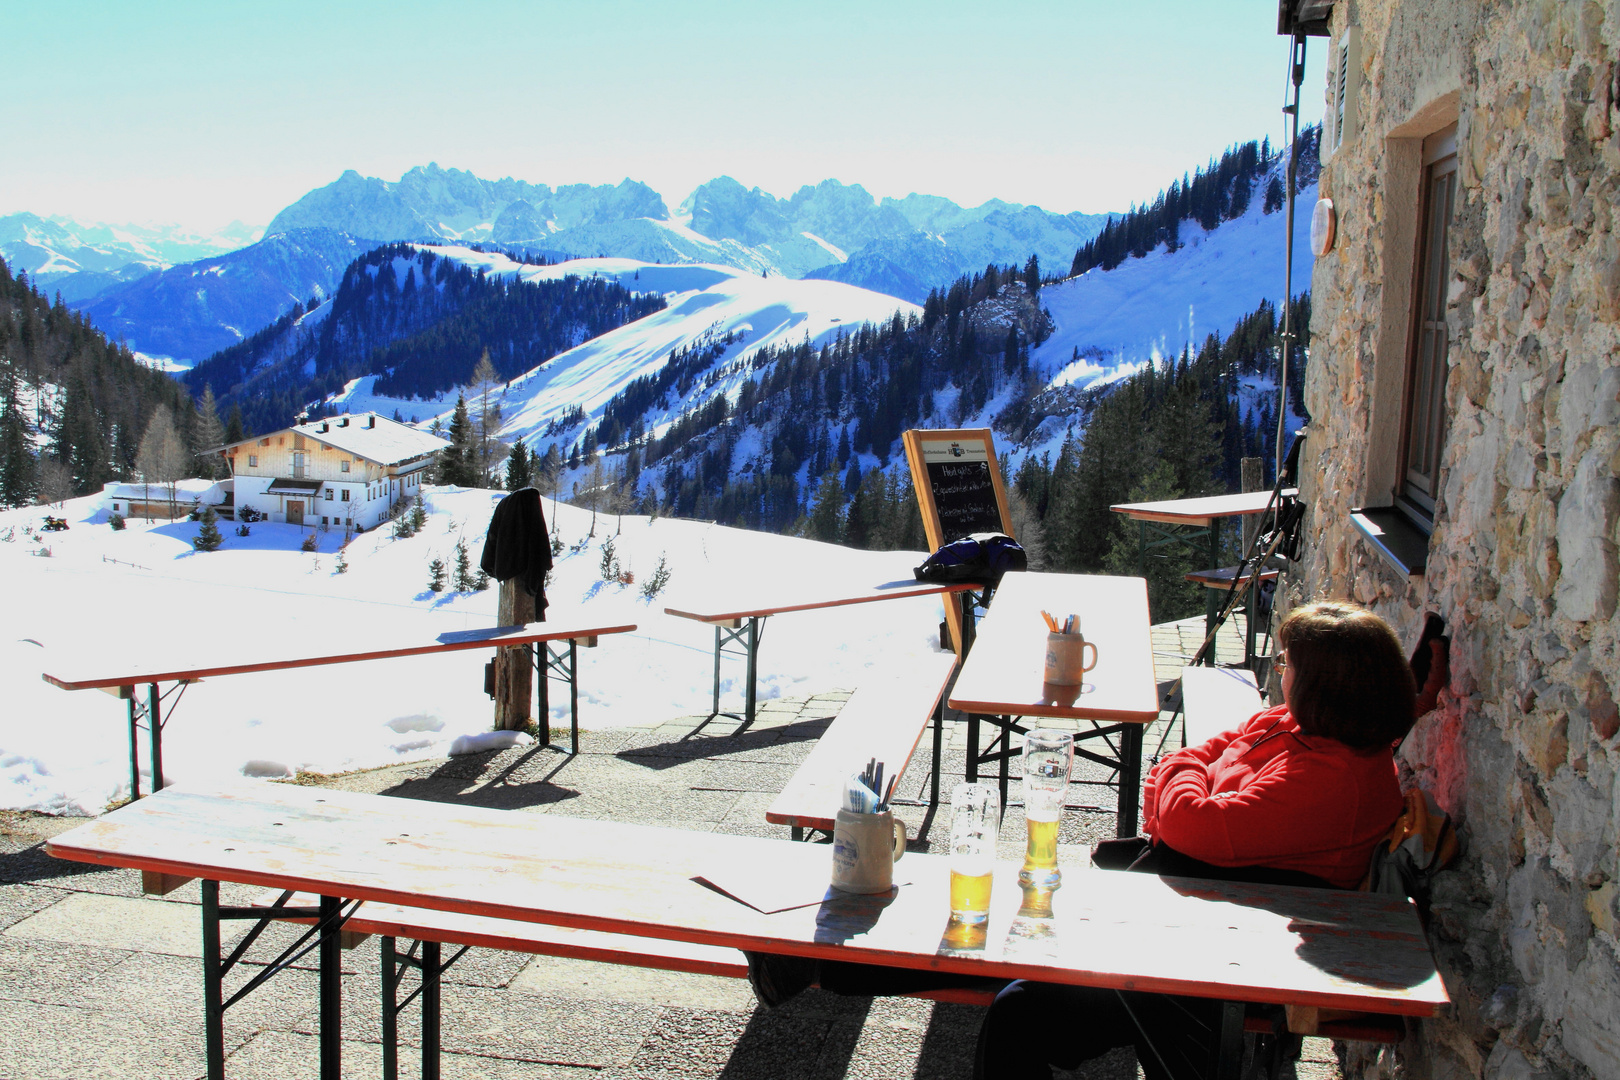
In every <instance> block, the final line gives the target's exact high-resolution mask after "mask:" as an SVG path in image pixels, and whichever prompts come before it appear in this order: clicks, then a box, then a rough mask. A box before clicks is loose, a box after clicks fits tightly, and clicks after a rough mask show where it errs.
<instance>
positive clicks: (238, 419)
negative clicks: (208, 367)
mask: <svg viewBox="0 0 1620 1080" xmlns="http://www.w3.org/2000/svg"><path fill="white" fill-rule="evenodd" d="M394 419H395V420H398V419H399V415H398V410H395V415H394ZM245 438H247V431H246V429H245V428H243V427H242V406H241V405H238V404H235V403H234V402H233V403H232V404H231V412H230V416H228V417H227V418H226V420H225V441H226V442H228V443H234V442H241V441H242V440H243V439H245Z"/></svg>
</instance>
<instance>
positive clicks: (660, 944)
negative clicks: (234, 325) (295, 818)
mask: <svg viewBox="0 0 1620 1080" xmlns="http://www.w3.org/2000/svg"><path fill="white" fill-rule="evenodd" d="M319 902H320V897H319V896H316V895H314V894H311V893H294V894H292V895H291V896H289V895H288V894H287V893H285V892H282V891H279V890H275V889H271V890H268V891H266V892H263V893H260V894H259V895H258V896H257V897H255V898H254V900H253V906H254V907H256V908H260V909H263V910H264V911H266V912H269V911H270V910H271V909H273V908H274V907H276V906H278V905H280V906H284V907H294V908H306V909H308V908H314V907H315V906H316V905H317V904H318V903H319ZM285 921H287V922H297V923H304V924H310V923H313V922H314V921H315V920H314V919H313V918H308V917H303V918H291V919H287V920H285ZM373 935H375V936H378V937H380V938H382V949H381V958H382V972H381V975H382V1043H383V1068H382V1072H383V1080H397V1078H398V1076H399V1016H400V1014H401V1013H402V1012H404V1011H405V1009H406V1007H408V1006H409V1005H410V1003H411V1001H412V1000H414V998H415V997H417V996H418V995H417V994H414V993H413V994H410V995H407V996H406V997H405V999H404V1000H403V1001H402V1000H400V992H399V991H400V984H401V982H402V980H403V977H404V974H405V970H406V969H407V968H412V967H414V968H416V969H417V970H418V971H420V972H421V973H422V989H421V991H420V996H421V998H422V1008H423V1010H424V1012H427V1011H429V1010H431V1011H432V1012H433V1013H435V1014H436V1013H437V1012H438V1010H439V1005H440V995H441V993H442V989H443V976H444V973H445V971H447V970H448V969H449V968H450V967H451V965H453V964H454V963H455V962H456V961H457V960H459V959H461V956H462V954H463V953H465V952H466V951H467V949H469V948H472V947H474V946H476V947H478V948H484V949H498V950H501V951H503V952H519V953H529V954H532V955H535V956H561V957H567V958H570V959H575V960H590V961H594V962H596V963H602V964H620V965H623V966H626V967H641V968H649V969H652V970H657V971H683V972H688V973H690V974H694V975H714V976H718V977H720V978H730V979H746V978H747V977H748V959H747V957H746V956H744V955H743V953H742V951H741V950H739V949H728V948H724V947H721V946H718V945H702V944H698V943H696V942H686V941H673V940H668V939H665V938H651V937H640V936H637V935H635V934H613V933H608V932H605V931H601V930H581V929H575V928H573V927H567V926H550V925H546V924H544V923H531V922H520V921H518V920H516V919H498V918H492V917H490V916H487V915H466V914H460V913H457V912H450V911H436V910H433V909H431V908H415V907H403V906H401V905H399V904H385V903H379V902H377V901H371V900H368V901H365V902H364V903H362V904H360V905H359V906H358V907H357V908H356V909H355V912H354V914H353V915H351V916H350V917H349V918H348V920H347V921H345V922H344V924H343V948H345V949H353V948H356V947H357V946H359V945H360V944H361V943H362V942H364V941H365V940H366V939H367V938H368V937H371V936H373ZM398 938H409V939H410V940H412V941H415V942H419V943H422V944H423V945H424V946H425V947H424V948H423V949H422V950H421V952H420V954H418V952H417V950H416V949H415V948H414V947H413V948H411V949H410V950H407V951H405V952H401V951H400V950H399V949H398V947H397V945H396V940H397V939H398ZM446 945H449V946H452V947H454V946H458V945H459V946H461V948H460V949H458V950H457V951H456V952H455V953H453V954H452V955H451V956H450V957H449V959H444V958H443V954H442V952H441V949H442V947H443V946H446ZM907 996H908V997H915V998H922V999H926V1000H929V1001H940V1002H949V1003H952V1004H959V1005H979V1006H988V1005H989V1004H990V1003H991V1002H992V1001H993V1000H995V996H996V991H995V990H994V989H990V988H985V989H972V988H959V989H951V990H925V991H920V992H918V993H915V994H909V995H907ZM1265 1030H1267V1031H1269V1030H1271V1028H1270V1027H1267V1028H1265ZM438 1034H439V1031H438V1024H437V1023H436V1022H435V1023H424V1024H423V1046H422V1052H423V1061H424V1068H423V1075H424V1076H427V1075H437V1070H436V1064H437V1062H436V1060H433V1064H432V1065H430V1064H429V1061H430V1060H432V1059H436V1058H437V1056H438V1053H439V1046H438V1038H437V1037H438Z"/></svg>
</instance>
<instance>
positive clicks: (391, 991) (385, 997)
mask: <svg viewBox="0 0 1620 1080" xmlns="http://www.w3.org/2000/svg"><path fill="white" fill-rule="evenodd" d="M525 647H527V646H525ZM394 945H395V941H394V939H393V938H392V937H388V936H386V935H385V936H384V937H383V939H382V1074H383V1080H399V980H400V976H401V975H403V974H404V973H405V968H404V965H402V964H400V963H399V961H398V959H397V958H396V950H395V948H394Z"/></svg>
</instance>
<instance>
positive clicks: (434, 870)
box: [48, 783, 1447, 1080]
mask: <svg viewBox="0 0 1620 1080" xmlns="http://www.w3.org/2000/svg"><path fill="white" fill-rule="evenodd" d="M48 850H49V851H50V853H51V854H52V855H55V856H57V857H59V858H64V859H72V860H75V861H79V862H87V863H95V864H98V865H104V866H120V867H133V868H136V869H141V870H143V871H151V872H155V873H159V874H166V875H174V876H194V877H200V878H202V879H203V889H202V935H203V943H204V948H203V973H204V980H203V982H204V1014H205V1029H206V1042H207V1059H208V1076H209V1077H210V1078H211V1080H220V1078H222V1077H223V1076H224V1064H225V1063H224V1027H223V1017H224V1011H225V1009H226V1008H227V1007H228V1006H229V1004H231V1003H232V1002H234V1001H235V1000H236V999H237V998H240V997H241V996H243V995H245V994H246V993H248V992H250V991H251V989H252V988H253V987H255V986H256V985H258V984H259V982H261V981H262V980H263V979H264V978H268V977H269V976H270V975H272V974H274V972H275V971H277V970H279V969H280V968H282V967H285V966H286V965H287V964H288V963H291V962H292V961H293V960H296V959H297V956H296V955H293V954H294V952H295V951H296V950H297V949H298V948H300V946H299V945H294V946H292V947H291V948H289V950H288V952H287V953H285V954H283V957H282V958H281V959H280V960H278V961H276V962H274V963H272V964H271V965H270V966H269V967H267V968H265V969H264V972H263V973H262V974H261V975H260V976H258V977H255V979H254V980H251V981H250V982H249V983H248V984H247V987H246V988H245V989H242V990H239V991H237V993H236V994H234V995H233V996H232V998H231V999H230V1000H229V1001H227V1000H226V999H225V997H224V990H223V986H224V976H225V974H226V971H227V969H228V968H230V967H231V966H232V965H233V964H234V963H235V962H236V961H237V960H238V959H239V957H240V955H241V954H242V952H243V951H244V950H245V948H246V946H245V945H244V946H239V947H238V948H237V949H236V950H235V951H234V952H233V953H232V955H230V956H229V957H226V958H224V959H222V957H221V954H220V948H221V934H220V923H221V921H222V920H232V919H241V920H252V921H255V922H258V924H259V927H260V929H262V928H263V926H264V925H265V924H266V923H267V921H268V920H270V919H273V918H276V917H278V916H279V917H292V918H301V919H305V920H308V919H316V920H318V922H317V925H316V926H315V927H313V928H311V930H310V931H309V935H310V937H311V938H312V939H313V942H312V943H311V944H310V945H309V946H308V948H317V947H318V949H319V955H320V963H319V971H320V991H319V993H320V1007H319V1010H318V1015H319V1023H320V1052H321V1075H322V1077H323V1080H337V1078H338V1077H339V1075H340V1072H341V1063H340V1060H339V1058H340V1054H341V1043H340V1017H341V1010H340V1005H341V986H340V965H339V944H340V939H341V930H342V926H343V922H344V920H345V918H346V917H347V916H348V915H349V914H350V913H352V911H353V909H354V908H355V907H357V906H358V904H359V902H363V901H379V902H382V903H385V904H401V905H406V906H409V907H414V908H426V909H433V910H438V911H448V912H460V913H465V914H472V915H483V916H493V917H495V918H501V919H513V920H519V921H524V922H532V923H546V924H551V925H556V926H564V927H578V928H582V929H586V930H601V931H607V932H610V933H618V934H631V935H637V936H639V937H642V938H655V939H664V940H669V941H681V942H691V943H697V944H702V945H716V946H722V947H729V948H737V949H745V950H752V951H757V952H768V953H777V954H789V955H798V956H809V957H818V958H823V959H835V960H846V961H855V962H859V963H866V964H879V965H886V966H891V967H900V968H916V969H923V970H935V971H941V972H956V973H962V974H969V975H982V976H988V977H993V978H1002V979H1014V978H1027V979H1037V980H1041V981H1044V982H1053V983H1067V984H1075V985H1086V986H1099V987H1110V988H1115V989H1121V990H1141V991H1153V992H1161V993H1167V994H1185V995H1192V996H1197V997H1204V998H1214V999H1219V1000H1222V1001H1225V1002H1227V1003H1228V1004H1227V1007H1226V1008H1225V1009H1223V1010H1222V1024H1221V1040H1220V1045H1219V1052H1218V1055H1217V1061H1216V1062H1215V1063H1214V1064H1215V1065H1216V1066H1217V1067H1216V1069H1215V1070H1214V1071H1213V1072H1212V1073H1211V1075H1217V1076H1219V1077H1222V1078H1226V1077H1236V1075H1237V1068H1238V1066H1239V1064H1240V1062H1241V1057H1242V1026H1243V1025H1242V1020H1243V1006H1242V1003H1243V1002H1255V1003H1261V1004H1280V1005H1288V1006H1296V1007H1305V1008H1319V1009H1320V1008H1325V1009H1352V1010H1358V1011H1369V1012H1376V1013H1386V1014H1397V1015H1408V1016H1428V1015H1432V1014H1433V1013H1434V1012H1435V1011H1436V1010H1437V1009H1438V1008H1439V1007H1440V1006H1442V1005H1444V1004H1445V1003H1446V1002H1447V997H1446V992H1445V987H1444V986H1443V985H1442V983H1441V980H1440V977H1439V975H1438V974H1437V972H1436V970H1435V965H1434V960H1433V957H1432V956H1431V955H1430V953H1429V949H1428V945H1427V942H1426V940H1425V938H1424V935H1423V931H1422V929H1421V927H1420V926H1419V923H1418V919H1417V915H1416V912H1415V909H1414V908H1413V907H1412V906H1411V904H1410V903H1408V902H1407V901H1405V900H1403V899H1394V898H1390V897H1387V896H1383V895H1375V894H1368V893H1355V892H1340V891H1335V890H1318V889H1290V888H1275V887H1265V886H1255V885H1241V884H1231V883H1222V882H1212V881H1201V880H1194V879H1176V878H1164V879H1161V878H1157V877H1153V876H1150V875H1146V874H1128V873H1110V872H1105V871H1066V873H1065V880H1064V884H1063V887H1062V888H1061V889H1060V890H1058V891H1057V893H1056V894H1055V895H1052V894H1048V895H1049V897H1050V905H1051V915H1050V917H1047V918H1040V919H1034V920H1032V919H1031V918H1030V917H1028V916H1021V915H1020V914H1019V909H1020V906H1021V905H1022V904H1023V903H1024V902H1025V898H1024V897H1022V896H1021V895H1020V894H1019V891H1018V889H1017V887H1016V884H1015V881H1016V874H1017V866H1016V864H1013V863H1010V862H1009V863H1000V864H998V865H997V867H996V870H995V879H994V886H993V891H992V897H991V910H990V917H989V920H988V922H987V924H986V927H985V932H984V933H983V934H982V935H974V936H969V935H966V934H962V933H960V932H959V929H960V928H952V927H951V926H950V925H949V924H948V918H949V900H948V896H949V884H948V869H947V865H946V861H945V859H944V858H943V857H940V856H929V855H922V854H913V855H910V856H908V857H907V858H906V859H904V860H902V861H901V862H900V863H899V864H898V865H897V875H896V880H897V881H898V882H901V883H903V884H901V885H900V887H898V888H897V889H894V890H891V892H889V893H885V894H880V895H878V896H853V895H844V894H840V893H837V892H835V891H832V890H830V889H828V888H827V878H828V874H829V871H830V862H829V853H828V849H827V848H826V847H823V846H820V845H808V844H795V843H793V842H791V841H787V840H769V839H761V838H756V837H744V836H728V835H721V834H715V833H695V832H685V831H681V830H675V829H663V828H655V827H650V826H644V825H629V824H621V823H617V822H607V821H590V820H581V819H575V818H567V817H561V816H556V815H544V816H539V815H533V814H527V813H522V812H517V811H507V810H489V809H483V808H479V807H469V806H460V805H455V804H446V803H432V802H420V801H417V800H413V799H404V798H393V797H387V796H380V795H366V794H358V793H354V792H343V791H330V790H323V789H316V788H307V787H300V786H296V785H289V784H270V783H259V784H254V785H241V786H238V787H230V788H216V789H207V790H205V789H198V790H188V789H186V788H184V787H177V788H169V789H167V790H164V791H161V792H159V793H157V794H156V795H153V796H151V797H150V798H147V799H142V800H141V801H139V802H135V803H131V804H128V805H126V806H124V807H122V808H120V809H118V810H115V811H113V812H112V813H110V814H108V815H106V816H105V817H103V818H101V819H99V820H97V821H94V822H91V823H90V824H87V825H84V826H81V827H80V828H78V829H75V830H73V831H72V832H69V833H65V834H63V835H61V836H58V837H56V838H55V839H53V840H52V841H50V843H49V847H48ZM221 881H228V882H240V883H246V884H251V885H260V886H269V887H273V888H277V889H284V890H298V891H306V892H311V893H315V894H317V895H319V896H320V897H321V900H320V902H319V905H318V907H316V908H300V909H291V908H282V909H279V910H276V909H272V910H271V911H269V912H267V911H266V910H265V909H263V908H251V907H250V908H224V907H221V906H220V903H219V882H221ZM706 882H708V884H706ZM717 885H718V886H720V887H730V888H733V889H735V890H736V892H737V893H739V894H742V893H754V892H755V890H758V889H762V890H764V892H766V893H770V894H773V895H775V896H776V897H778V898H779V899H778V902H777V904H774V905H773V904H764V905H762V906H764V907H766V908H778V909H777V910H776V911H775V913H774V914H767V913H766V912H765V911H763V910H758V909H756V908H755V907H752V906H749V905H748V904H745V903H743V902H740V901H738V900H736V899H733V898H732V896H730V895H727V894H726V893H725V892H722V891H720V887H716V886H717ZM739 886H741V887H739ZM755 899H756V902H757V900H758V896H757V895H756V896H755ZM790 902H793V903H798V904H800V905H801V906H794V907H790V908H786V909H785V910H784V909H779V905H786V904H788V903H790ZM253 936H255V935H253V934H250V935H249V937H250V939H251V938H252V937H253ZM306 951H307V949H306ZM297 955H302V953H298V954H297ZM431 1022H432V1024H433V1025H434V1029H435V1030H434V1032H433V1035H434V1036H435V1042H436V1035H437V1030H436V1029H437V1022H438V1017H437V1011H436V1010H435V1015H434V1016H433V1017H432V1018H431ZM427 1023H428V1019H427V1018H424V1029H426V1026H427ZM428 1034H429V1033H428V1032H427V1031H426V1030H424V1042H426V1041H427V1038H428Z"/></svg>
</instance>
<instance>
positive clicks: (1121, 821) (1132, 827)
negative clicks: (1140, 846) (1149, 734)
mask: <svg viewBox="0 0 1620 1080" xmlns="http://www.w3.org/2000/svg"><path fill="white" fill-rule="evenodd" d="M1141 787H1142V725H1141V724H1126V725H1125V727H1124V730H1122V731H1121V732H1120V733H1119V810H1118V813H1117V814H1116V815H1115V819H1114V820H1115V835H1118V836H1135V835H1136V804H1137V802H1138V801H1139V800H1140V798H1141Z"/></svg>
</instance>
